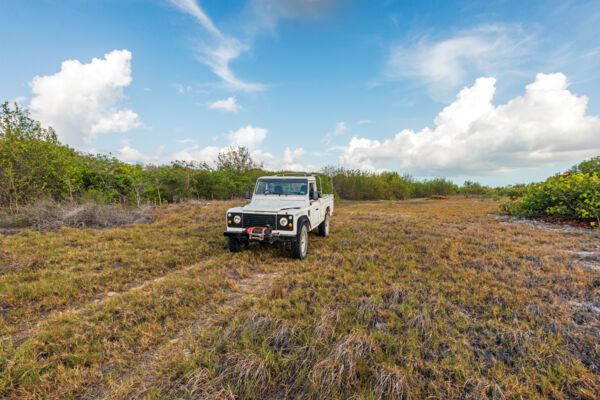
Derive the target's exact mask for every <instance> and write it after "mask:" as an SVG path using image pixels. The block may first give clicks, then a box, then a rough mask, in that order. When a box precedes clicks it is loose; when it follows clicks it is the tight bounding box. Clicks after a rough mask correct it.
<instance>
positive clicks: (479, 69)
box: [387, 25, 533, 89]
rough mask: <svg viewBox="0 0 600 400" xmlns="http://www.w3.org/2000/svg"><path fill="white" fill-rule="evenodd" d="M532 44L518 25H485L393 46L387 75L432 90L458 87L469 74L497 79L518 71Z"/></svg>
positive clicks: (530, 39)
mask: <svg viewBox="0 0 600 400" xmlns="http://www.w3.org/2000/svg"><path fill="white" fill-rule="evenodd" d="M532 42H533V40H532V38H531V37H527V36H523V34H522V32H521V28H520V27H519V26H517V25H506V26H502V25H488V26H481V27H478V28H476V29H472V30H469V31H464V32H461V33H459V34H457V35H455V36H454V37H451V38H449V39H444V40H440V41H432V40H430V39H429V38H428V37H423V38H421V39H419V40H417V41H416V44H412V45H408V46H406V45H397V46H394V47H392V49H391V54H390V59H389V61H388V70H387V72H388V76H389V77H390V78H392V79H405V78H409V79H414V78H415V77H417V78H419V79H421V80H422V81H423V83H425V84H427V85H430V87H431V88H432V89H447V88H455V87H456V86H457V85H461V84H464V82H465V81H466V80H467V79H468V75H469V73H474V74H486V75H495V76H497V75H498V74H499V73H501V72H503V71H504V70H507V69H512V68H514V67H515V66H516V65H518V64H519V61H520V60H519V59H520V58H521V57H522V56H524V55H526V54H528V53H529V51H530V49H531V45H532Z"/></svg>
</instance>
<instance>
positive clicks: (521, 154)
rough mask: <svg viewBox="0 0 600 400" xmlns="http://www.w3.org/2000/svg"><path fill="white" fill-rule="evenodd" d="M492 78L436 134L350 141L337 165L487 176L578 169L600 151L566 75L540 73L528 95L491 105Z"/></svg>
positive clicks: (463, 99) (464, 96) (442, 120)
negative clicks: (570, 165)
mask: <svg viewBox="0 0 600 400" xmlns="http://www.w3.org/2000/svg"><path fill="white" fill-rule="evenodd" d="M495 83H496V80H495V79H494V78H479V79H477V80H476V82H475V84H474V85H473V86H471V87H465V88H464V89H463V90H461V91H460V93H459V94H458V95H457V97H456V100H455V101H454V102H453V103H452V104H450V105H449V106H447V107H446V108H444V109H443V110H442V111H441V112H440V113H439V114H438V116H437V117H436V118H435V121H434V124H435V127H434V128H428V127H426V128H423V129H422V130H421V131H419V132H414V131H412V130H410V129H404V130H402V131H401V132H399V133H398V134H396V135H395V136H394V137H393V138H390V139H387V140H384V141H379V140H373V139H368V138H359V137H353V138H352V139H351V141H350V143H349V144H348V146H346V147H344V148H343V151H342V154H341V155H340V159H339V161H340V163H342V164H343V165H347V166H352V167H359V168H368V169H374V168H375V166H376V165H381V164H384V165H386V164H387V165H394V166H395V167H400V168H405V169H409V170H411V171H414V172H417V173H422V174H432V173H433V174H435V173H442V174H445V175H455V176H456V175H460V174H466V175H487V174H497V173H502V172H506V171H510V170H515V169H518V168H526V167H540V166H548V165H552V164H554V163H556V162H561V161H564V162H566V161H569V162H573V161H576V160H580V159H583V158H587V157H590V156H593V155H597V154H598V153H599V152H600V119H599V118H598V117H596V116H589V115H586V108H587V103H588V98H587V97H585V96H577V95H575V94H573V93H571V92H570V91H569V90H568V86H569V83H568V80H567V78H566V76H565V75H564V74H562V73H555V74H538V75H537V76H536V79H535V81H534V82H533V83H531V84H529V85H527V86H526V88H525V94H524V95H522V96H518V97H516V98H514V99H512V100H510V101H508V102H507V103H506V104H501V105H498V106H494V105H493V104H492V100H493V97H494V92H495Z"/></svg>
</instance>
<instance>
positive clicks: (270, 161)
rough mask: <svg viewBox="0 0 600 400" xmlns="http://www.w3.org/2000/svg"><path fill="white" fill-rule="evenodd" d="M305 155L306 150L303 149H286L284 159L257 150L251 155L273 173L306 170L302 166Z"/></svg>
mask: <svg viewBox="0 0 600 400" xmlns="http://www.w3.org/2000/svg"><path fill="white" fill-rule="evenodd" d="M303 155H304V149H303V148H302V147H299V148H297V149H294V150H291V149H290V148H289V147H286V148H285V151H284V152H283V157H277V156H274V155H273V154H271V153H269V152H263V151H261V150H255V151H253V152H252V153H251V156H252V158H253V159H254V160H255V161H257V162H259V163H262V164H263V166H264V168H266V169H268V170H272V171H282V170H285V171H288V170H289V171H303V170H305V167H304V166H303V165H302V156H303Z"/></svg>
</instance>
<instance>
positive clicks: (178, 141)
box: [176, 139, 196, 143]
mask: <svg viewBox="0 0 600 400" xmlns="http://www.w3.org/2000/svg"><path fill="white" fill-rule="evenodd" d="M176 142H177V143H196V139H179V140H176Z"/></svg>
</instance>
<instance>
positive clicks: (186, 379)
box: [0, 199, 600, 399]
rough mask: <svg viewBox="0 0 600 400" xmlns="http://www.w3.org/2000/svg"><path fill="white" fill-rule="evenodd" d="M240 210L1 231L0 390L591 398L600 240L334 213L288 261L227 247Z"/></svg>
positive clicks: (457, 214)
mask: <svg viewBox="0 0 600 400" xmlns="http://www.w3.org/2000/svg"><path fill="white" fill-rule="evenodd" d="M233 204H234V203H233V202H213V203H210V204H183V205H172V206H167V207H161V208H157V209H156V210H155V211H154V213H155V222H154V223H152V224H143V225H142V224H140V225H127V226H122V227H118V228H111V229H99V230H96V229H77V228H68V227H63V228H60V229H59V230H53V231H46V232H37V231H28V230H24V231H21V232H19V233H16V234H10V235H8V234H4V235H0V397H3V398H15V399H16V398H38V399H46V398H54V399H59V398H60V399H63V398H67V399H69V398H81V399H101V398H114V399H129V398H147V399H171V398H183V399H188V398H190V399H191V398H193V399H204V398H206V399H209V398H217V399H233V398H256V399H279V398H315V399H316V398H332V399H341V398H350V397H352V398H355V399H380V398H381V399H383V398H390V399H407V398H412V399H420V398H438V399H465V398H472V399H485V398H489V399H511V398H526V399H530V398H570V399H573V398H589V399H593V398H597V397H599V396H600V339H599V338H600V270H599V268H600V253H599V252H600V247H599V243H600V241H599V240H598V239H599V238H598V233H594V232H592V231H584V230H578V229H546V227H545V226H543V225H540V224H538V225H533V224H528V223H523V222H522V221H517V220H514V219H509V218H507V217H502V216H500V215H499V208H498V204H497V203H495V202H492V201H481V200H463V199H449V200H446V201H443V200H442V201H432V200H428V201H425V200H424V201H409V202H397V203H391V202H377V203H343V204H340V205H339V206H338V207H337V209H336V214H335V215H334V217H333V218H332V228H331V235H330V236H329V237H327V238H321V237H318V236H316V235H311V236H310V244H309V255H308V258H307V259H306V260H304V261H297V260H292V259H290V258H289V245H284V244H276V245H274V246H260V245H253V246H251V247H250V249H249V250H247V251H245V252H242V253H235V254H231V253H229V252H228V251H227V248H226V241H225V238H224V237H223V236H222V231H223V229H224V219H223V217H224V213H225V210H226V209H227V208H228V207H230V206H232V205H233Z"/></svg>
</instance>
